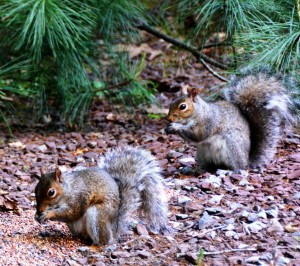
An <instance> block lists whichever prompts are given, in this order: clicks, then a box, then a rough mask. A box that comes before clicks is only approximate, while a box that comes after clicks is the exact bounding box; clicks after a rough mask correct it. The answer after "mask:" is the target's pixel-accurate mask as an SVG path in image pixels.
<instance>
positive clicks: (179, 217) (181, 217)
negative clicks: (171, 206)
mask: <svg viewBox="0 0 300 266" xmlns="http://www.w3.org/2000/svg"><path fill="white" fill-rule="evenodd" d="M175 216H176V219H177V220H184V219H186V218H188V217H189V216H188V215H187V214H183V213H178V214H176V215H175Z"/></svg>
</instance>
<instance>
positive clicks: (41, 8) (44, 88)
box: [0, 0, 151, 126]
mask: <svg viewBox="0 0 300 266" xmlns="http://www.w3.org/2000/svg"><path fill="white" fill-rule="evenodd" d="M142 17H143V2H142V1H137V0H130V1H122V0H114V1H108V0H103V1H96V0H85V1H81V0H66V1H60V0H7V1H3V0H2V1H1V0H0V77H2V78H3V79H13V80H14V81H15V84H20V83H26V84H27V83H29V84H30V85H29V86H28V90H30V96H31V97H33V98H34V102H35V104H34V105H35V107H36V112H35V113H36V114H37V117H38V118H40V117H41V116H42V115H44V114H47V113H51V110H56V115H57V116H58V117H59V119H61V120H64V121H65V122H66V123H67V124H68V125H71V126H72V125H75V124H80V123H82V122H83V121H84V118H85V115H86V114H87V111H88V109H89V106H90V103H91V101H92V99H93V97H94V96H95V93H96V90H95V86H94V85H95V80H99V81H100V82H102V83H103V84H106V85H107V86H108V87H109V85H111V84H113V83H110V82H113V80H112V79H110V78H109V79H108V80H105V77H103V76H102V75H101V70H102V66H101V58H102V57H103V55H104V53H106V52H107V50H108V47H109V48H111V47H113V45H114V44H116V43H118V42H120V41H123V42H127V41H132V40H135V39H136V37H137V30H136V29H135V28H134V26H133V25H134V19H137V18H142ZM8 36H9V37H8ZM124 36H125V37H126V38H125V39H124ZM99 41H100V42H102V43H105V45H102V46H101V45H100V46H99ZM101 48H103V49H101ZM114 57H115V58H117V57H119V55H117V54H116V53H115V54H114ZM111 63H113V64H115V65H117V66H114V68H119V69H121V68H122V71H121V74H120V75H119V76H118V82H121V81H124V79H127V78H128V77H129V76H130V79H131V80H132V84H131V88H132V90H129V89H126V88H125V89H124V90H123V88H120V89H119V92H120V95H118V97H119V98H120V99H123V98H124V97H125V95H126V96H128V95H130V96H128V97H130V98H131V99H133V100H136V101H137V102H140V101H145V100H149V99H150V98H151V95H150V92H149V90H148V89H147V88H146V87H145V86H143V85H142V84H141V83H139V82H138V81H137V73H138V72H140V69H139V68H138V69H135V68H134V65H132V64H131V66H130V68H129V69H126V66H127V65H128V64H129V60H128V58H127V59H126V60H114V61H113V62H111ZM140 65H141V64H137V66H140ZM0 91H1V88H0ZM107 94H110V93H107ZM117 94H119V93H117Z"/></svg>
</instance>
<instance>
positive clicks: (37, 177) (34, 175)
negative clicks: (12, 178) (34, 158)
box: [30, 173, 42, 180]
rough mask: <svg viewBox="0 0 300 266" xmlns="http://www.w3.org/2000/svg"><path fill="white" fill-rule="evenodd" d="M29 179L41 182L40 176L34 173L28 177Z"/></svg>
mask: <svg viewBox="0 0 300 266" xmlns="http://www.w3.org/2000/svg"><path fill="white" fill-rule="evenodd" d="M30 177H31V178H36V179H37V180H41V178H42V177H41V176H40V175H38V174H37V173H34V174H32V175H31V176H30Z"/></svg>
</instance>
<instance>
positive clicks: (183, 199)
mask: <svg viewBox="0 0 300 266" xmlns="http://www.w3.org/2000/svg"><path fill="white" fill-rule="evenodd" d="M191 201H192V199H191V198H189V197H187V196H178V197H177V203H178V204H179V205H181V204H187V203H189V202H191Z"/></svg>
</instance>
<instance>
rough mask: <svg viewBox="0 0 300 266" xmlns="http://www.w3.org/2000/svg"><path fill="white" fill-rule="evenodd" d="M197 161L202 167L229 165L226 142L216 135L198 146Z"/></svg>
mask: <svg viewBox="0 0 300 266" xmlns="http://www.w3.org/2000/svg"><path fill="white" fill-rule="evenodd" d="M197 160H198V162H199V164H200V165H207V164H215V165H222V164H223V165H229V162H228V156H227V144H226V140H225V139H224V138H223V137H222V136H220V135H214V136H212V137H209V138H208V139H206V140H204V141H202V142H200V143H198V144H197Z"/></svg>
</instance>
